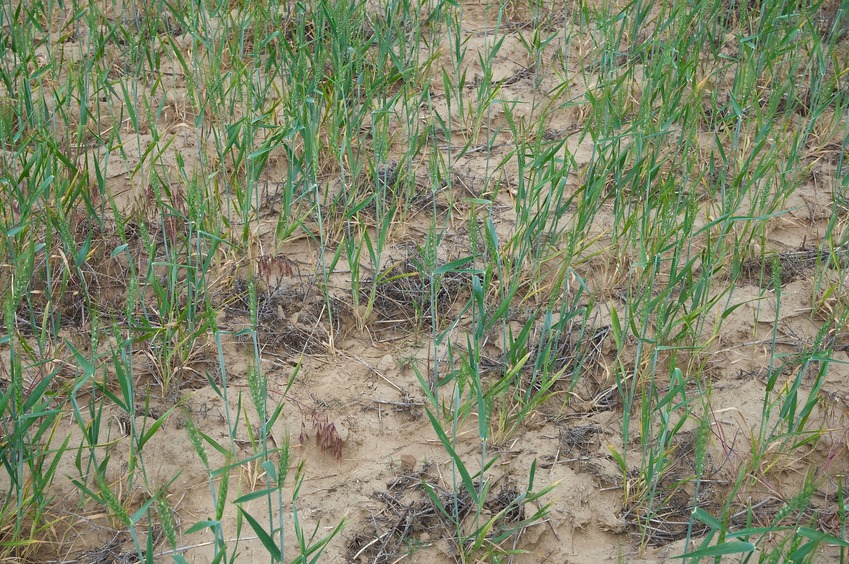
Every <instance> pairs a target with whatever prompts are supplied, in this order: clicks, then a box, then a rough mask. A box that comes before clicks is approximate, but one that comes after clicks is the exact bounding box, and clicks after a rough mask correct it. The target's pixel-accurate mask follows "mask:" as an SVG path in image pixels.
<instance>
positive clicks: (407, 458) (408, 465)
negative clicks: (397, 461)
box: [401, 454, 416, 472]
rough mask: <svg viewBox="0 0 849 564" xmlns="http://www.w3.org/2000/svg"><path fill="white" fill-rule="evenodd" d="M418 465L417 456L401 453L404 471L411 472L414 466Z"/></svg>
mask: <svg viewBox="0 0 849 564" xmlns="http://www.w3.org/2000/svg"><path fill="white" fill-rule="evenodd" d="M415 467H416V457H415V456H413V455H412V454H402V455H401V470H403V471H404V472H410V471H411V470H412V469H413V468H415Z"/></svg>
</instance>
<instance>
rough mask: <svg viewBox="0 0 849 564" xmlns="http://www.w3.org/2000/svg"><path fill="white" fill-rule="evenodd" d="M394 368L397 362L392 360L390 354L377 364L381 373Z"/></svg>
mask: <svg viewBox="0 0 849 564" xmlns="http://www.w3.org/2000/svg"><path fill="white" fill-rule="evenodd" d="M394 366H395V360H394V359H393V358H392V355H390V354H387V355H384V356H383V358H381V359H380V360H379V361H378V362H377V369H378V370H380V371H381V372H386V371H388V370H391V369H392V368H393V367H394Z"/></svg>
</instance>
